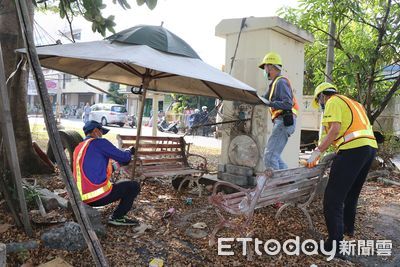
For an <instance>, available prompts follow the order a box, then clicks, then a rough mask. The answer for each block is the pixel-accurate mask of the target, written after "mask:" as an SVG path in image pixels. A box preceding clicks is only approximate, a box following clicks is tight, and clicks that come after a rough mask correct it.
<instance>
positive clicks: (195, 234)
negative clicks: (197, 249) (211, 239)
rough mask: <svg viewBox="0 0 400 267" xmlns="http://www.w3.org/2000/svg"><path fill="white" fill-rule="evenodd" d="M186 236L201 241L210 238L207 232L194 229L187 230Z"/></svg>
mask: <svg viewBox="0 0 400 267" xmlns="http://www.w3.org/2000/svg"><path fill="white" fill-rule="evenodd" d="M185 234H186V235H187V236H189V237H192V238H195V239H201V238H204V237H206V236H208V233H207V232H206V231H204V230H201V229H192V228H187V229H186V231H185Z"/></svg>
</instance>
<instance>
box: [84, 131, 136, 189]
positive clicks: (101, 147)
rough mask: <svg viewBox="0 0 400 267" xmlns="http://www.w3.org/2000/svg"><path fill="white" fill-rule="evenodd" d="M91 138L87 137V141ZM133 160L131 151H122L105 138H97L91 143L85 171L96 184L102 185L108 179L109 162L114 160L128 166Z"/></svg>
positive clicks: (85, 160)
mask: <svg viewBox="0 0 400 267" xmlns="http://www.w3.org/2000/svg"><path fill="white" fill-rule="evenodd" d="M89 138H90V137H86V138H85V140H87V139H89ZM131 158H132V155H131V152H130V151H122V150H119V149H118V148H117V147H115V146H114V145H113V144H112V143H111V142H110V141H108V140H107V139H104V138H96V139H94V140H93V141H92V142H90V144H89V146H88V148H87V150H86V154H85V158H84V159H83V171H84V173H85V175H86V177H87V178H88V179H89V180H90V181H91V182H92V183H94V184H101V183H103V182H104V181H105V180H106V178H107V166H108V160H109V159H113V160H115V161H117V162H119V163H121V164H127V163H128V162H129V161H130V160H131Z"/></svg>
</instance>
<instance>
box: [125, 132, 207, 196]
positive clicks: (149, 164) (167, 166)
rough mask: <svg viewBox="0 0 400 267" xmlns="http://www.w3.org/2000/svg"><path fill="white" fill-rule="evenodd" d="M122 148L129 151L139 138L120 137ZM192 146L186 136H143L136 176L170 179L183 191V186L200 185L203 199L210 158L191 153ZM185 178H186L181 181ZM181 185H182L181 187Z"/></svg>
mask: <svg viewBox="0 0 400 267" xmlns="http://www.w3.org/2000/svg"><path fill="white" fill-rule="evenodd" d="M117 140H118V146H119V148H121V149H123V148H128V147H131V146H134V145H135V143H136V136H133V135H120V134H119V135H117ZM188 150H189V145H188V144H186V142H185V140H184V138H183V137H161V136H141V137H140V144H139V148H138V151H136V156H137V163H136V171H135V172H136V173H137V174H138V176H142V177H143V178H150V177H166V178H170V179H171V182H172V185H173V186H174V187H175V188H177V189H178V191H180V190H181V188H182V185H183V184H184V183H185V182H187V181H189V183H192V184H193V183H194V184H196V186H197V188H198V190H199V195H200V196H201V190H202V187H201V186H200V183H199V180H200V178H201V177H202V176H203V175H204V173H206V172H207V159H206V158H205V157H203V156H200V155H197V154H192V153H189V152H188ZM191 157H197V158H199V159H200V162H201V163H200V164H197V165H194V164H191V163H190V161H189V160H188V159H189V158H191ZM177 178H182V179H177ZM178 184H179V186H178Z"/></svg>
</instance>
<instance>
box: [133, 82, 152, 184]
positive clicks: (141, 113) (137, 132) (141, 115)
mask: <svg viewBox="0 0 400 267" xmlns="http://www.w3.org/2000/svg"><path fill="white" fill-rule="evenodd" d="M149 84H150V79H149V77H147V76H146V77H144V78H143V83H142V85H143V87H142V88H143V93H142V101H140V111H139V117H138V123H137V131H136V141H135V151H139V142H140V135H141V133H142V120H143V111H144V104H145V102H146V93H147V87H148V86H149ZM136 162H137V157H136V156H135V157H133V166H132V174H131V178H132V179H134V178H135V171H136Z"/></svg>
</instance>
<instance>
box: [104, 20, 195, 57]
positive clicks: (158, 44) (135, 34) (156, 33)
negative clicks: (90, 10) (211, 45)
mask: <svg viewBox="0 0 400 267" xmlns="http://www.w3.org/2000/svg"><path fill="white" fill-rule="evenodd" d="M107 40H110V41H112V42H121V43H126V44H136V45H147V46H149V47H151V48H154V49H156V50H159V51H163V52H167V53H171V54H176V55H181V56H187V57H191V58H200V57H199V55H197V53H196V52H195V51H194V50H193V49H192V48H191V47H190V45H188V44H187V43H186V42H185V41H184V40H182V39H181V38H179V37H178V36H177V35H175V34H173V33H172V32H170V31H168V30H167V29H166V28H164V27H161V26H151V25H139V26H135V27H132V28H129V29H126V30H123V31H121V32H119V33H116V34H114V35H111V36H110V37H108V38H107Z"/></svg>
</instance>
